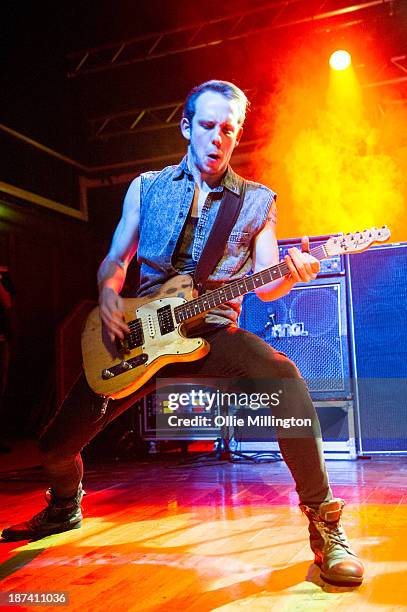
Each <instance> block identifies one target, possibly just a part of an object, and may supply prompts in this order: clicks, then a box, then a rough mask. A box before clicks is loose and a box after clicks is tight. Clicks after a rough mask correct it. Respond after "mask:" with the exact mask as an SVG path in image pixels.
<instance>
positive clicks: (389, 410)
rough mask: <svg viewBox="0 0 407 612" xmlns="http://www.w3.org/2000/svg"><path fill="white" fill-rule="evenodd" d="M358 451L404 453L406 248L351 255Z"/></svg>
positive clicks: (389, 247) (406, 434) (396, 246)
mask: <svg viewBox="0 0 407 612" xmlns="http://www.w3.org/2000/svg"><path fill="white" fill-rule="evenodd" d="M349 271H350V290H351V291H350V298H351V303H352V309H351V310H352V313H353V337H354V371H355V376H356V402H357V409H358V410H357V412H358V420H357V421H358V422H357V425H358V437H359V442H358V444H359V448H358V450H359V452H360V453H361V454H372V453H403V452H407V243H401V244H389V245H386V246H381V247H373V248H371V249H369V250H368V251H366V252H364V253H361V254H357V255H350V256H349Z"/></svg>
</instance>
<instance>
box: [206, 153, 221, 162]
mask: <svg viewBox="0 0 407 612" xmlns="http://www.w3.org/2000/svg"><path fill="white" fill-rule="evenodd" d="M208 157H209V159H212V160H213V161H218V159H220V155H219V154H218V153H208Z"/></svg>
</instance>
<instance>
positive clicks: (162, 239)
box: [137, 156, 276, 325]
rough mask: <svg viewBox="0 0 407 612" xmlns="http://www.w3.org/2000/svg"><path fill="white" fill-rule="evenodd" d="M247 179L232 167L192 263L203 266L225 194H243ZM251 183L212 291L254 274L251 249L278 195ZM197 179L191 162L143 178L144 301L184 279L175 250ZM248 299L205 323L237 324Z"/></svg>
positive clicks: (210, 204) (201, 226)
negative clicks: (173, 280) (179, 276)
mask: <svg viewBox="0 0 407 612" xmlns="http://www.w3.org/2000/svg"><path fill="white" fill-rule="evenodd" d="M243 181H244V179H243V178H241V177H240V176H239V175H237V174H236V173H235V172H234V171H233V170H232V169H231V168H230V167H229V168H228V171H227V173H226V174H225V176H224V179H223V181H222V184H221V185H220V186H219V187H216V188H215V189H214V190H213V191H211V192H210V193H209V194H208V197H207V199H206V201H205V203H204V206H203V209H202V213H201V215H200V217H199V221H198V224H197V228H196V233H195V237H194V242H193V246H192V258H193V259H194V261H196V262H197V261H198V260H199V257H200V255H201V253H202V250H203V247H204V245H205V242H206V240H207V238H208V236H209V233H210V231H211V229H212V226H213V222H214V220H215V217H216V214H217V212H218V209H219V205H220V202H221V198H222V194H223V190H224V189H229V190H231V191H233V192H235V193H237V194H238V193H240V188H241V185H242V184H243ZM245 182H246V194H245V198H244V202H243V205H242V208H241V211H240V214H239V217H238V219H237V221H236V223H235V225H234V227H233V229H232V232H231V234H230V236H229V239H228V242H227V245H226V247H225V251H224V254H223V256H222V258H221V260H220V261H219V263H218V265H217V266H216V268H215V270H214V271H213V272H212V274H211V275H210V276H209V278H208V282H207V288H208V290H211V289H216V288H218V287H220V286H222V285H223V284H225V283H226V282H228V281H231V280H234V279H236V278H241V277H242V276H245V275H246V274H249V273H250V272H251V270H252V257H251V245H252V240H253V238H254V236H255V235H256V234H257V233H258V232H259V231H260V230H261V229H262V227H263V226H264V224H265V222H266V218H267V214H268V212H269V209H270V207H271V204H272V202H273V200H274V199H275V197H276V194H275V192H274V191H272V190H271V189H269V188H268V187H265V186H264V185H261V184H259V183H254V182H252V181H245ZM194 188H195V183H194V178H193V176H192V174H191V173H190V171H189V168H188V164H187V158H186V156H185V157H184V159H183V160H182V162H181V163H180V164H179V165H178V166H167V167H166V168H164V169H163V170H161V171H152V172H145V173H143V174H141V191H140V196H141V197H140V239H139V244H138V250H137V261H138V264H139V266H140V287H139V290H138V292H137V295H138V296H146V295H149V294H150V293H152V292H154V291H156V290H157V289H158V288H159V287H160V285H162V284H163V283H164V282H165V281H166V280H168V278H170V277H172V276H175V275H176V274H178V271H177V270H176V269H175V268H174V266H173V256H174V250H175V248H176V245H177V241H178V238H179V236H180V234H181V231H182V228H183V226H184V223H185V220H186V219H187V216H188V214H189V212H190V209H191V205H192V200H193V196H194ZM241 302H242V298H235V299H233V300H231V301H229V302H227V303H226V304H224V305H223V306H220V307H219V308H216V309H212V310H211V311H209V312H208V313H207V314H206V315H205V323H206V324H209V325H212V324H223V325H224V324H230V323H231V322H232V323H236V321H237V318H238V316H239V312H240V307H241Z"/></svg>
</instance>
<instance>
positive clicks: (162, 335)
mask: <svg viewBox="0 0 407 612" xmlns="http://www.w3.org/2000/svg"><path fill="white" fill-rule="evenodd" d="M192 299H193V282H192V278H191V277H190V276H188V275H179V276H176V277H174V278H171V279H170V280H169V281H167V282H166V283H165V284H164V285H163V286H162V287H161V289H160V291H158V292H157V293H153V294H150V295H149V296H148V297H144V298H128V299H124V300H123V302H124V317H125V320H126V322H127V323H130V322H132V325H134V330H133V328H132V327H131V330H132V334H131V335H130V338H131V339H132V340H133V342H130V346H126V345H125V346H124V350H123V347H120V345H119V344H117V343H116V342H112V341H111V340H110V338H109V336H108V334H107V333H106V331H105V328H104V326H103V325H102V322H101V319H100V315H99V308H95V309H94V310H92V311H91V313H90V314H89V316H88V319H87V321H86V324H85V328H84V330H83V332H82V357H83V365H84V369H85V374H86V379H87V381H88V384H89V386H90V388H91V389H92V390H93V391H94V392H95V393H97V394H99V395H104V396H108V397H111V398H113V399H119V398H122V397H127V396H128V395H130V394H131V393H134V392H135V391H137V390H138V389H139V388H140V387H142V386H143V385H144V384H145V383H146V382H148V380H150V378H151V377H152V376H153V375H154V374H155V373H156V372H158V370H160V369H161V368H162V367H164V366H165V365H168V364H170V363H177V362H185V361H195V360H197V359H200V358H201V357H204V356H205V355H206V354H207V353H208V352H209V350H210V347H209V344H208V342H206V340H204V339H203V338H187V337H186V336H185V335H184V334H183V332H182V327H183V323H181V324H175V326H174V329H173V330H170V331H168V329H166V330H162V325H161V326H160V324H159V319H158V314H159V313H158V311H160V312H163V311H162V309H163V308H165V307H167V312H168V310H169V309H170V310H171V314H173V309H174V308H175V307H177V306H179V305H181V304H184V303H186V302H188V301H190V300H192ZM160 309H161V310H160ZM170 318H172V320H175V317H174V316H172V317H170ZM132 344H135V345H137V344H138V345H139V346H134V347H133V346H132Z"/></svg>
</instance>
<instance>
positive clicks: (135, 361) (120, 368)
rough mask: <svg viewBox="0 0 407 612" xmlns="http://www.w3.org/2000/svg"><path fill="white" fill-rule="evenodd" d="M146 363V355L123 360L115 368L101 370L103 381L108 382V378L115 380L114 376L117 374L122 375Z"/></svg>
mask: <svg viewBox="0 0 407 612" xmlns="http://www.w3.org/2000/svg"><path fill="white" fill-rule="evenodd" d="M147 361H148V355H147V353H142V354H141V355H138V356H137V357H133V358H132V359H127V360H123V361H121V362H120V363H118V364H117V365H115V366H112V367H111V368H105V369H104V370H102V378H103V380H109V379H110V378H115V376H119V374H124V372H128V371H129V370H132V369H133V368H136V367H137V366H140V365H143V363H146V362H147Z"/></svg>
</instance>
